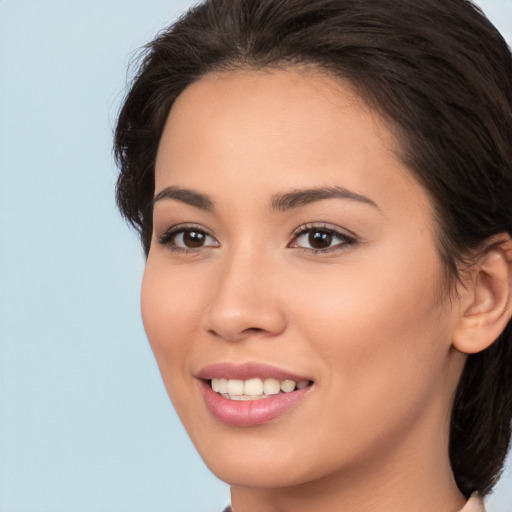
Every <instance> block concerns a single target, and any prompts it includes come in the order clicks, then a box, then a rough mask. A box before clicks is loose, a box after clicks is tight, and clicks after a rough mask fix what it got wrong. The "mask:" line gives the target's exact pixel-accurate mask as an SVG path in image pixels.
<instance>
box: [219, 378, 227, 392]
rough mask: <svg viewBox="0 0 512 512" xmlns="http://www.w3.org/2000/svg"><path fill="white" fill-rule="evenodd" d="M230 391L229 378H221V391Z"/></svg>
mask: <svg viewBox="0 0 512 512" xmlns="http://www.w3.org/2000/svg"><path fill="white" fill-rule="evenodd" d="M227 392H228V379H219V393H227Z"/></svg>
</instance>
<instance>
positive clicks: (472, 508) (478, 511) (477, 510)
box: [459, 492, 485, 512]
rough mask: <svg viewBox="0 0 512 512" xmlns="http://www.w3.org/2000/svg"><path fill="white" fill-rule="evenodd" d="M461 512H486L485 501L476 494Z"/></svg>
mask: <svg viewBox="0 0 512 512" xmlns="http://www.w3.org/2000/svg"><path fill="white" fill-rule="evenodd" d="M459 512H485V507H484V501H483V500H482V498H481V497H480V496H479V495H478V493H476V492H474V493H473V494H472V495H471V498H469V500H468V501H467V503H466V504H465V505H464V506H463V507H462V509H461V510H460V511H459Z"/></svg>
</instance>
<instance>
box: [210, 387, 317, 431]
mask: <svg viewBox="0 0 512 512" xmlns="http://www.w3.org/2000/svg"><path fill="white" fill-rule="evenodd" d="M201 387H202V391H203V396H204V399H205V401H206V406H207V407H208V410H209V411H210V412H211V413H212V414H213V416H214V417H215V418H217V419H218V420H219V421H222V422H223V423H227V424H228V425H236V426H237V427H252V426H255V425H262V424H264V423H268V422H269V421H272V420H273V419H276V418H278V417H280V416H282V415H283V414H285V413H286V412H288V411H289V410H290V409H291V408H293V407H294V406H296V405H297V404H298V403H299V402H300V401H301V400H302V399H303V398H304V396H305V395H306V393H307V392H308V391H309V390H310V389H311V386H308V387H306V388H303V389H298V390H296V391H292V392H290V393H279V394H277V395H271V396H269V397H268V398H260V399H259V400H247V401H245V400H229V399H228V398H224V397H223V396H221V395H219V394H218V393H216V392H215V391H213V389H212V388H211V387H210V384H209V383H208V382H205V381H201Z"/></svg>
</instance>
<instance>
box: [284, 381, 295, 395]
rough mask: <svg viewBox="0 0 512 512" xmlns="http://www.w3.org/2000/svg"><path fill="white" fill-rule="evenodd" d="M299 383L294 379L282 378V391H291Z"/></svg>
mask: <svg viewBox="0 0 512 512" xmlns="http://www.w3.org/2000/svg"><path fill="white" fill-rule="evenodd" d="M296 384H297V383H296V382H295V381H294V380H282V381H281V391H283V392H284V393H289V392H290V391H293V390H294V389H295V385H296Z"/></svg>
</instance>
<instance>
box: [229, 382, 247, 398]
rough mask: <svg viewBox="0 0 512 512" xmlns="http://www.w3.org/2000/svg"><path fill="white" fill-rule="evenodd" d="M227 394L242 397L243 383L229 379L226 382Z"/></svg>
mask: <svg viewBox="0 0 512 512" xmlns="http://www.w3.org/2000/svg"><path fill="white" fill-rule="evenodd" d="M228 393H229V394H230V395H231V396H233V395H243V394H244V381H243V380H238V379H229V380H228Z"/></svg>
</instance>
